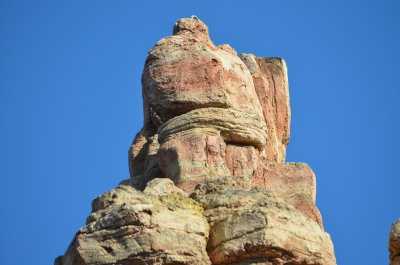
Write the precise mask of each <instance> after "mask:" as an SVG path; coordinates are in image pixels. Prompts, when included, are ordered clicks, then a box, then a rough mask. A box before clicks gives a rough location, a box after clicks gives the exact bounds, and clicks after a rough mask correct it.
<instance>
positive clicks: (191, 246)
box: [55, 16, 336, 265]
mask: <svg viewBox="0 0 400 265" xmlns="http://www.w3.org/2000/svg"><path fill="white" fill-rule="evenodd" d="M142 91H143V106H144V125H143V128H142V130H141V131H140V132H139V133H138V134H137V135H136V137H135V139H134V141H133V143H132V145H131V148H130V149H129V169H130V174H131V178H130V179H127V180H124V181H122V182H121V183H120V185H119V186H118V187H117V188H115V189H113V190H111V191H109V192H106V193H105V194H103V195H100V196H99V197H98V198H96V199H95V200H94V201H93V203H92V213H91V214H90V216H89V217H88V218H87V224H86V226H84V227H83V228H81V229H80V230H79V231H78V232H77V234H76V235H75V237H74V239H73V240H72V243H71V244H70V246H69V248H68V250H67V251H66V253H65V254H64V256H60V257H59V258H57V259H56V261H55V264H58V265H78V264H79V265H89V264H97V265H100V264H124V265H130V264H259V265H261V264H265V265H273V264H288V265H289V264H299V265H300V264H301V265H311V264H312V265H316V264H320V265H333V264H336V261H335V256H334V251H333V245H332V242H331V240H330V237H329V235H328V234H327V233H326V232H324V228H323V225H322V218H321V215H320V213H319V211H318V209H317V207H316V206H315V196H316V180H315V175H314V173H313V171H312V170H311V168H310V167H309V166H308V165H307V164H304V163H286V162H285V156H286V146H287V144H288V142H289V138H290V105H289V88H288V77H287V68H286V64H285V61H284V60H283V59H280V58H259V57H256V56H254V55H252V54H241V55H237V53H236V51H235V50H234V49H233V48H232V47H230V46H229V45H227V44H223V45H220V46H215V45H214V43H213V42H212V41H211V40H210V38H209V35H208V28H207V26H206V25H205V24H204V23H203V22H202V21H200V20H199V19H198V18H197V17H195V16H192V17H191V18H183V19H179V20H178V21H177V22H176V23H175V25H174V29H173V36H170V37H166V38H164V39H162V40H160V41H159V42H157V44H156V45H155V46H154V47H153V49H151V50H150V51H149V53H148V55H147V58H146V62H145V66H144V71H143V76H142Z"/></svg>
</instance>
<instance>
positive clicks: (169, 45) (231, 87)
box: [142, 18, 263, 122]
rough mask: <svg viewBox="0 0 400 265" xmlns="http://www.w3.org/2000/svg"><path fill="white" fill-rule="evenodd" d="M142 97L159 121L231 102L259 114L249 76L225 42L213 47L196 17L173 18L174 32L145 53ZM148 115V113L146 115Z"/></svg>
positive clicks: (259, 107) (240, 108) (259, 110)
mask: <svg viewBox="0 0 400 265" xmlns="http://www.w3.org/2000/svg"><path fill="white" fill-rule="evenodd" d="M142 85H143V99H144V101H145V102H146V105H147V106H148V109H147V110H146V109H145V112H150V108H151V109H152V110H154V111H155V112H156V113H157V115H158V117H160V119H161V122H165V121H167V120H169V119H170V118H173V117H175V116H179V115H181V114H184V113H186V112H189V111H191V110H195V109H200V108H206V107H218V108H233V109H237V110H239V111H243V112H247V113H253V114H255V115H257V116H259V117H261V118H262V117H263V114H262V110H261V106H260V103H259V100H258V97H257V95H256V92H255V88H254V83H253V79H252V76H251V74H250V72H249V70H248V69H247V67H246V65H245V64H244V63H243V62H242V61H241V60H240V58H239V57H238V56H237V55H236V52H234V51H233V49H232V48H228V47H227V46H222V47H216V46H215V45H214V44H213V43H212V41H211V40H210V38H209V36H208V28H207V26H206V25H205V24H204V23H203V22H202V21H200V20H199V19H197V18H183V19H179V20H178V21H177V22H176V24H175V27H174V35H173V36H170V37H166V38H164V39H162V40H160V41H159V42H157V44H156V45H155V46H154V48H153V49H151V51H150V52H149V53H148V54H147V58H146V63H145V67H144V71H143V76H142ZM147 116H150V115H147Z"/></svg>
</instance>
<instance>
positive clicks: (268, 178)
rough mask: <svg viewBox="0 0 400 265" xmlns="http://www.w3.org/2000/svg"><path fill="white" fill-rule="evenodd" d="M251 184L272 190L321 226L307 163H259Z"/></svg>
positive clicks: (314, 184) (313, 183) (310, 171)
mask: <svg viewBox="0 0 400 265" xmlns="http://www.w3.org/2000/svg"><path fill="white" fill-rule="evenodd" d="M253 186H254V187H258V188H261V189H265V190H270V191H273V192H274V193H276V194H277V195H279V196H280V197H281V198H283V199H284V200H285V201H286V202H287V203H288V204H291V205H292V206H294V207H295V208H296V209H298V210H300V211H302V212H303V213H305V214H306V215H307V216H308V217H309V218H311V219H312V220H314V221H316V222H317V223H318V224H319V225H320V227H321V228H323V225H322V218H321V214H320V213H319V211H318V209H317V207H316V206H315V197H316V180H315V175H314V172H313V171H312V169H311V168H310V167H309V166H308V165H307V164H305V163H283V164H276V163H260V166H259V167H258V168H257V171H256V173H255V174H254V176H253Z"/></svg>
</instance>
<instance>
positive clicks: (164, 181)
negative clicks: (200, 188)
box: [143, 178, 188, 196]
mask: <svg viewBox="0 0 400 265" xmlns="http://www.w3.org/2000/svg"><path fill="white" fill-rule="evenodd" d="M143 192H144V193H145V194H152V195H157V196H164V195H170V194H172V193H180V194H182V195H184V196H188V194H187V193H186V192H184V191H183V190H181V189H180V188H178V187H176V186H175V185H174V183H173V182H172V180H170V179H169V178H156V179H153V180H150V181H149V182H147V186H146V188H145V189H144V191H143Z"/></svg>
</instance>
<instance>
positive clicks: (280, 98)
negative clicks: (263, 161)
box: [240, 54, 291, 163]
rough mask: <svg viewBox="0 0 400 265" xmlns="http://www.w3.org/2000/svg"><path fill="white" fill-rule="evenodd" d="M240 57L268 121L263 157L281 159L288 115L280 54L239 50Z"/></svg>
mask: <svg viewBox="0 0 400 265" xmlns="http://www.w3.org/2000/svg"><path fill="white" fill-rule="evenodd" d="M240 58H241V59H242V60H243V62H245V64H246V66H247V67H248V69H249V70H250V73H251V75H252V77H253V81H254V86H255V89H256V92H257V95H258V98H259V101H260V103H261V106H262V109H263V114H264V118H265V123H266V124H267V125H268V142H267V146H266V148H265V151H266V157H267V160H268V161H271V162H278V163H282V162H284V161H285V157H286V146H287V144H288V143H289V138H290V116H291V115H290V101H289V85H288V76H287V68H286V63H285V61H284V60H283V59H281V58H262V57H256V56H254V55H252V54H241V55H240Z"/></svg>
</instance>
